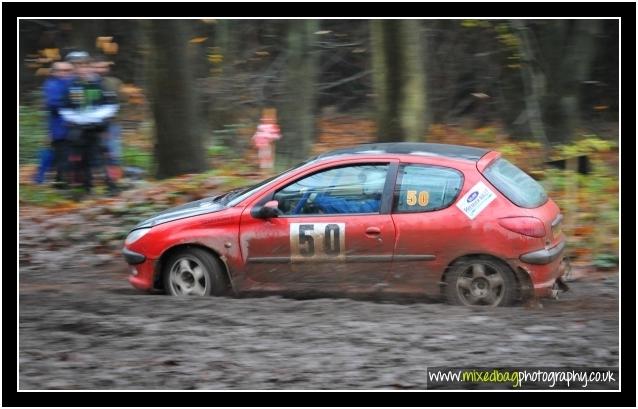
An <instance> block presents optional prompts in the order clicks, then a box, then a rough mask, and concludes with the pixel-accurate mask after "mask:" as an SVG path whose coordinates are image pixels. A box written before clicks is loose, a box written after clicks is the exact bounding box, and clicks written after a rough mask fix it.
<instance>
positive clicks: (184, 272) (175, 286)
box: [163, 247, 228, 296]
mask: <svg viewBox="0 0 638 409" xmlns="http://www.w3.org/2000/svg"><path fill="white" fill-rule="evenodd" d="M163 280H164V289H165V290H166V294H169V295H173V296H184V295H194V296H210V295H222V294H224V293H225V291H226V289H227V287H228V286H227V282H226V277H225V273H224V270H223V268H222V266H221V265H220V263H219V261H218V260H217V258H216V257H215V256H214V255H213V254H211V253H209V252H208V251H206V250H204V249H201V248H197V247H188V248H184V249H182V250H178V251H177V252H175V253H174V254H172V255H171V256H170V257H169V258H168V260H167V262H166V264H165V267H164V271H163Z"/></svg>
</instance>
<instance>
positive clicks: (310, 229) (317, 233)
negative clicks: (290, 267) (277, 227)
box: [290, 223, 346, 261]
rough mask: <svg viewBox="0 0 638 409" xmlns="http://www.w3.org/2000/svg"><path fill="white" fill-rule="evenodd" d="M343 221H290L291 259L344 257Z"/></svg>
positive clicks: (344, 232)
mask: <svg viewBox="0 0 638 409" xmlns="http://www.w3.org/2000/svg"><path fill="white" fill-rule="evenodd" d="M345 237H346V224H345V223H290V253H291V254H290V255H291V260H292V261H311V260H334V259H345V247H346V246H345Z"/></svg>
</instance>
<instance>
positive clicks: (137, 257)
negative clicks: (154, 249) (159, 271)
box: [122, 247, 146, 265]
mask: <svg viewBox="0 0 638 409" xmlns="http://www.w3.org/2000/svg"><path fill="white" fill-rule="evenodd" d="M122 255H123V256H124V260H126V262H127V263H128V264H131V265H135V264H141V263H143V262H144V261H145V260H146V256H145V255H143V254H140V253H136V252H134V251H131V250H129V249H127V248H126V247H124V248H123V249H122Z"/></svg>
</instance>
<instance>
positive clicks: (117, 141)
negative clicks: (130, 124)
mask: <svg viewBox="0 0 638 409" xmlns="http://www.w3.org/2000/svg"><path fill="white" fill-rule="evenodd" d="M111 64H112V62H111V61H108V60H107V59H106V58H104V57H103V56H97V57H96V58H95V60H94V61H93V69H94V72H95V73H96V74H97V75H99V76H100V78H101V81H102V87H103V88H104V91H105V92H110V93H112V94H114V95H115V96H116V98H117V102H118V104H119V105H120V108H121V107H122V106H123V105H124V104H125V102H126V100H125V98H124V95H123V93H122V92H120V89H121V88H122V85H123V83H122V81H121V80H120V79H118V78H116V77H114V76H113V75H111ZM117 119H118V118H117V116H114V117H113V118H110V119H109V125H108V132H106V133H105V134H104V138H103V141H102V142H103V144H104V156H105V157H106V160H107V166H106V168H107V171H108V172H109V175H110V177H111V178H112V179H113V180H117V179H118V178H119V177H120V173H121V170H120V168H119V166H120V157H121V134H122V128H121V127H120V125H119V123H118V121H117Z"/></svg>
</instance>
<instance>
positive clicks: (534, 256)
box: [520, 240, 565, 264]
mask: <svg viewBox="0 0 638 409" xmlns="http://www.w3.org/2000/svg"><path fill="white" fill-rule="evenodd" d="M563 250H565V240H561V241H560V243H558V244H557V245H555V246H554V247H550V248H548V249H542V250H537V251H532V252H531V253H525V254H523V255H521V257H520V259H521V261H523V262H525V263H528V264H549V263H551V262H552V261H554V260H556V259H558V258H559V257H560V256H561V255H562V254H563Z"/></svg>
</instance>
